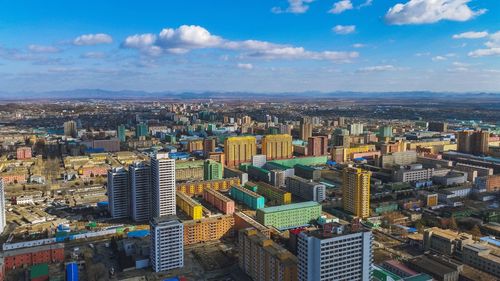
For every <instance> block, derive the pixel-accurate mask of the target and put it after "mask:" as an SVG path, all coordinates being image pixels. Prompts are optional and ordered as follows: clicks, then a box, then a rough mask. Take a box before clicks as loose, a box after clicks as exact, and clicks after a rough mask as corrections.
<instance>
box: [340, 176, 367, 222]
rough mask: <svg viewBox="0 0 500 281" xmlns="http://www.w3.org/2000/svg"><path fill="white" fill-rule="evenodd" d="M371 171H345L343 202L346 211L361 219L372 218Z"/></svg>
mask: <svg viewBox="0 0 500 281" xmlns="http://www.w3.org/2000/svg"><path fill="white" fill-rule="evenodd" d="M370 177H371V173H370V172H369V171H364V170H362V169H360V168H353V167H347V168H345V169H344V171H343V183H342V202H343V206H344V210H346V211H348V212H351V213H352V214H353V215H355V216H357V217H360V218H363V219H364V218H367V217H369V216H370Z"/></svg>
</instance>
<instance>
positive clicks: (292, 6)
mask: <svg viewBox="0 0 500 281" xmlns="http://www.w3.org/2000/svg"><path fill="white" fill-rule="evenodd" d="M312 2H314V0H288V8H286V9H285V10H283V9H281V8H280V7H273V8H272V9H271V12H273V13H275V14H282V13H291V14H303V13H305V12H307V10H309V5H308V4H310V3H312Z"/></svg>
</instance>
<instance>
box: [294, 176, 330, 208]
mask: <svg viewBox="0 0 500 281" xmlns="http://www.w3.org/2000/svg"><path fill="white" fill-rule="evenodd" d="M285 185H286V190H287V191H289V192H290V193H292V194H293V195H295V196H298V197H301V198H302V199H305V200H310V201H316V202H322V201H323V200H325V199H326V186H325V185H324V184H321V183H318V182H314V181H312V180H306V179H304V178H301V177H298V176H291V177H287V178H286V179H285Z"/></svg>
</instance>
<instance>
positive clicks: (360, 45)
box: [352, 43, 366, 48]
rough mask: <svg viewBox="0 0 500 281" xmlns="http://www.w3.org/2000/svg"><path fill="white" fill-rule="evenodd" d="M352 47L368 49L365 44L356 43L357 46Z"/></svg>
mask: <svg viewBox="0 0 500 281" xmlns="http://www.w3.org/2000/svg"><path fill="white" fill-rule="evenodd" d="M352 47H353V48H364V47H366V45H365V44H361V43H356V44H352Z"/></svg>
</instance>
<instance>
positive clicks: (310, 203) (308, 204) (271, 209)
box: [258, 201, 321, 213]
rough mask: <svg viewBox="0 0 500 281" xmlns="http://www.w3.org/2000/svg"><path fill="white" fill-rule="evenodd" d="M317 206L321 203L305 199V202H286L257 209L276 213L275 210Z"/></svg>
mask: <svg viewBox="0 0 500 281" xmlns="http://www.w3.org/2000/svg"><path fill="white" fill-rule="evenodd" d="M317 206H319V207H321V205H320V204H319V203H318V202H314V201H307V202H301V203H293V204H288V205H281V206H274V207H267V208H261V209H258V211H260V212H263V213H276V212H283V211H289V210H294V209H301V208H310V207H317Z"/></svg>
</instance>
